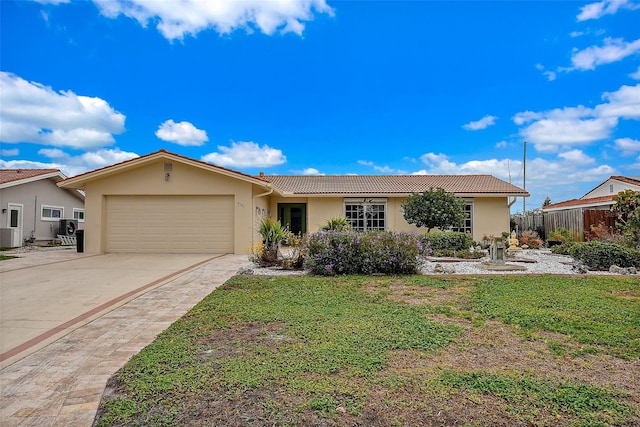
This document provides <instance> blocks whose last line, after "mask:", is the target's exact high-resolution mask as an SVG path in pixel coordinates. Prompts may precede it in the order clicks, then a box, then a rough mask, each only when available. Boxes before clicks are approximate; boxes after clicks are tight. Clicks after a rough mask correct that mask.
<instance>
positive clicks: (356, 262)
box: [305, 231, 422, 276]
mask: <svg viewBox="0 0 640 427" xmlns="http://www.w3.org/2000/svg"><path fill="white" fill-rule="evenodd" d="M421 251H422V247H421V243H420V242H419V240H418V239H417V237H416V236H415V235H414V234H410V233H393V232H388V231H376V232H364V233H357V232H354V231H343V232H337V231H319V232H317V233H313V234H311V235H310V236H309V239H308V242H307V247H306V252H307V258H306V260H305V268H306V269H308V270H309V272H310V273H311V274H316V275H321V276H334V275H337V274H374V273H382V274H414V273H416V272H417V271H418V262H419V261H418V254H419V253H421Z"/></svg>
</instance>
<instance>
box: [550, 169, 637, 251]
mask: <svg viewBox="0 0 640 427" xmlns="http://www.w3.org/2000/svg"><path fill="white" fill-rule="evenodd" d="M625 190H633V191H640V177H629V176H611V177H609V178H608V179H607V180H605V181H604V182H602V183H601V184H599V185H597V186H596V187H595V188H593V189H592V190H590V191H588V192H587V193H586V194H585V195H584V196H582V197H580V198H578V199H571V200H565V201H562V202H558V203H552V204H550V205H547V206H543V207H542V212H543V215H544V226H545V231H546V233H547V234H549V233H552V232H553V231H554V230H556V229H558V228H561V227H562V228H566V229H568V230H569V231H571V232H572V233H573V234H574V235H575V237H576V238H577V239H578V240H582V239H584V238H588V234H589V232H590V230H591V227H592V226H597V225H598V224H600V223H603V224H604V225H605V226H607V227H611V228H612V227H614V225H615V218H614V216H613V214H612V213H611V212H610V211H611V207H612V206H613V205H614V203H615V202H614V198H615V196H616V195H617V194H618V193H619V192H621V191H625Z"/></svg>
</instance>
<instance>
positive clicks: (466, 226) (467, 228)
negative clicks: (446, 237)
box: [451, 202, 473, 234]
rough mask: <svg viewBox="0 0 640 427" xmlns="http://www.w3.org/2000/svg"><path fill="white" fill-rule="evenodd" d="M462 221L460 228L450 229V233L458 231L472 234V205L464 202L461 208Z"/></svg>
mask: <svg viewBox="0 0 640 427" xmlns="http://www.w3.org/2000/svg"><path fill="white" fill-rule="evenodd" d="M463 211H464V219H463V220H462V226H460V227H452V228H451V230H452V231H460V232H463V233H471V234H473V203H471V202H466V204H465V205H464V208H463Z"/></svg>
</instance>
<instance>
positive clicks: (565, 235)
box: [547, 227, 576, 243]
mask: <svg viewBox="0 0 640 427" xmlns="http://www.w3.org/2000/svg"><path fill="white" fill-rule="evenodd" d="M547 240H553V241H556V242H561V243H565V242H573V241H575V240H576V239H575V238H574V236H573V234H572V233H571V231H569V229H567V228H565V227H559V228H556V229H555V230H553V231H552V232H551V233H549V235H548V236H547Z"/></svg>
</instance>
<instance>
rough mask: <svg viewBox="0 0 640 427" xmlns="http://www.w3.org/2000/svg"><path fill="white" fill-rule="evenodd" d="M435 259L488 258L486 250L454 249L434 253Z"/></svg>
mask: <svg viewBox="0 0 640 427" xmlns="http://www.w3.org/2000/svg"><path fill="white" fill-rule="evenodd" d="M433 256H434V257H453V258H462V259H480V258H484V257H486V256H487V251H486V250H481V251H476V250H469V249H462V250H459V251H456V250H453V249H440V250H437V251H433Z"/></svg>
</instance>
